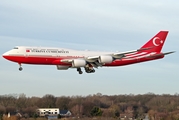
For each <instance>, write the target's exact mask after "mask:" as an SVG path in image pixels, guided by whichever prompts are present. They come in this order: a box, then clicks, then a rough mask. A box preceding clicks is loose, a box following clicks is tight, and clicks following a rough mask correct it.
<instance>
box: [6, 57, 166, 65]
mask: <svg viewBox="0 0 179 120" xmlns="http://www.w3.org/2000/svg"><path fill="white" fill-rule="evenodd" d="M3 57H4V58H6V59H7V60H10V61H13V62H17V63H24V64H39V65H70V64H67V63H64V62H61V60H62V59H76V58H74V57H57V56H49V57H48V56H3ZM163 57H164V56H156V57H152V58H146V57H143V58H139V59H138V58H136V59H131V60H128V59H125V58H124V59H121V60H115V61H113V62H112V63H110V64H105V65H104V66H123V65H129V64H134V63H140V62H145V61H150V60H155V59H161V58H163Z"/></svg>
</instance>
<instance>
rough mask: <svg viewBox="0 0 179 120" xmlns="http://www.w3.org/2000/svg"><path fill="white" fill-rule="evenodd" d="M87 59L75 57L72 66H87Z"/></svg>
mask: <svg viewBox="0 0 179 120" xmlns="http://www.w3.org/2000/svg"><path fill="white" fill-rule="evenodd" d="M85 66H86V61H85V60H83V59H74V60H73V62H72V67H74V68H78V67H85Z"/></svg>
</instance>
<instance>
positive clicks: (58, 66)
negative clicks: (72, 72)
mask: <svg viewBox="0 0 179 120" xmlns="http://www.w3.org/2000/svg"><path fill="white" fill-rule="evenodd" d="M68 68H69V66H65V65H57V69H58V70H67V69H68Z"/></svg>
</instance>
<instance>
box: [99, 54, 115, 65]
mask: <svg viewBox="0 0 179 120" xmlns="http://www.w3.org/2000/svg"><path fill="white" fill-rule="evenodd" d="M113 60H114V59H113V57H112V56H99V58H98V61H99V63H102V64H103V63H112V62H113Z"/></svg>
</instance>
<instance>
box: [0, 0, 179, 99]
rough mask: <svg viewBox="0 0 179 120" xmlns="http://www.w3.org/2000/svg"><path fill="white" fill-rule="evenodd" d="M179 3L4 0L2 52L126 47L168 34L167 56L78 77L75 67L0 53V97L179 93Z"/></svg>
mask: <svg viewBox="0 0 179 120" xmlns="http://www.w3.org/2000/svg"><path fill="white" fill-rule="evenodd" d="M178 6H179V1H174V0H170V1H169V0H158V1H156V0H150V1H142V0H133V1H131V0H68V1H65V0H63V1H62V0H53V1H50V0H30V1H27V0H16V1H10V0H0V54H1V55H2V54H3V53H5V52H6V51H8V50H10V49H12V48H13V47H14V46H47V47H66V48H72V49H77V50H85V49H89V50H100V51H114V52H115V51H126V50H133V49H138V48H140V47H141V46H142V45H143V44H144V43H145V42H147V41H148V40H149V39H150V38H151V37H153V36H154V35H155V34H156V33H158V32H159V31H160V30H168V31H169V35H168V37H167V40H166V42H165V45H164V48H163V50H162V51H163V52H169V51H177V52H176V53H174V54H171V55H168V56H166V57H165V58H164V59H161V60H156V61H151V62H145V63H140V64H134V65H129V66H123V67H115V68H105V67H104V68H99V69H97V70H96V72H95V73H94V74H87V73H84V74H83V75H79V74H78V73H77V71H76V69H70V70H68V71H58V70H57V69H56V66H39V65H38V66H35V65H26V64H23V68H24V69H23V71H22V72H19V70H18V68H19V66H18V64H17V63H13V62H10V61H7V60H5V59H4V58H2V57H0V95H5V94H13V93H16V94H20V93H24V94H26V95H27V96H43V95H45V94H53V95H55V96H62V95H65V96H72V95H82V96H86V95H89V94H95V93H98V92H100V93H102V94H105V95H117V94H130V93H132V94H145V93H148V92H153V93H155V94H175V93H179V87H178V85H179V74H178V73H179V47H178V46H179V12H178V11H179V7H178Z"/></svg>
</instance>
